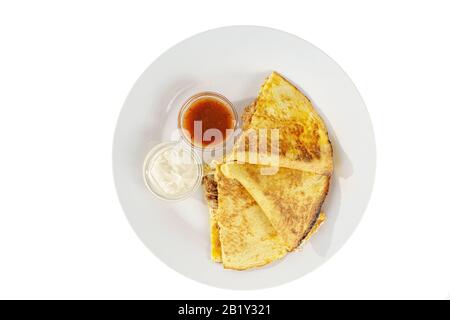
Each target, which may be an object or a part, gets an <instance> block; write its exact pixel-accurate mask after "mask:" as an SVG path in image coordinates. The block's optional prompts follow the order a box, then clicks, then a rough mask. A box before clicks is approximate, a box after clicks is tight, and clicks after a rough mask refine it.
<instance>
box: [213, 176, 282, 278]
mask: <svg viewBox="0 0 450 320" xmlns="http://www.w3.org/2000/svg"><path fill="white" fill-rule="evenodd" d="M216 179H217V189H218V208H217V221H218V225H219V234H220V244H221V254H222V263H223V266H224V268H227V269H235V270H246V269H250V268H255V267H260V266H263V265H266V264H268V263H270V262H273V261H275V260H278V259H280V258H282V257H284V256H285V255H286V253H287V251H288V250H287V246H286V244H285V242H284V241H283V240H282V238H281V237H280V236H279V235H278V234H277V232H276V231H275V229H274V228H273V227H272V225H271V223H270V222H269V220H268V219H267V217H266V215H265V214H264V212H263V211H262V210H261V208H260V207H259V206H258V204H257V203H256V201H255V200H254V199H253V198H252V197H251V196H250V194H249V193H248V192H247V191H246V190H245V188H244V187H243V186H242V185H241V184H240V183H239V182H238V181H237V180H235V179H229V178H226V177H225V176H224V175H223V174H222V172H221V171H220V170H217V172H216Z"/></svg>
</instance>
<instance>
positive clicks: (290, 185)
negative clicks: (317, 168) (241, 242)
mask: <svg viewBox="0 0 450 320" xmlns="http://www.w3.org/2000/svg"><path fill="white" fill-rule="evenodd" d="M270 169H275V171H272V172H270ZM265 170H269V171H265ZM221 172H222V173H223V174H224V176H226V177H227V178H229V179H235V180H232V181H239V183H240V184H241V185H242V186H243V187H244V188H245V190H246V191H247V192H248V194H250V196H251V199H254V201H255V202H256V203H257V204H258V205H259V207H260V208H261V210H262V211H263V212H264V214H265V216H266V217H267V219H268V221H270V223H271V225H272V226H273V228H274V230H275V231H276V233H277V234H278V235H279V236H280V237H281V238H282V239H283V241H284V242H285V243H286V245H287V248H288V250H289V251H292V250H294V249H295V248H297V247H298V246H299V244H300V243H301V242H302V240H304V239H305V238H306V237H307V236H308V234H309V233H310V231H311V230H312V228H313V227H314V225H315V223H316V221H317V219H318V217H319V214H320V210H321V206H322V203H323V201H324V199H325V196H326V194H327V192H328V186H329V181H330V178H329V177H328V176H324V175H317V174H314V173H308V172H304V171H300V170H294V169H288V168H270V167H265V166H261V165H254V164H248V163H246V164H238V163H225V164H223V165H222V166H221ZM219 185H220V184H219ZM220 200H221V198H220V188H219V208H220ZM231 201H233V200H231ZM219 224H220V222H219ZM221 239H222V237H221ZM222 249H223V242H222Z"/></svg>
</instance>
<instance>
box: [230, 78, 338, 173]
mask: <svg viewBox="0 0 450 320" xmlns="http://www.w3.org/2000/svg"><path fill="white" fill-rule="evenodd" d="M242 120H243V129H244V132H243V134H242V135H241V136H240V138H239V139H238V141H237V142H236V144H235V146H234V148H233V153H232V156H231V158H232V160H237V161H239V162H249V163H253V164H263V165H275V166H280V167H286V168H292V169H298V170H304V171H308V172H313V173H317V174H322V175H328V176H329V175H331V173H332V171H333V155H332V147H331V143H330V141H329V139H328V133H327V129H326V126H325V124H324V122H323V120H322V119H321V117H320V116H319V114H318V113H317V112H316V111H315V110H314V108H313V106H312V104H311V101H310V100H309V99H308V98H307V97H306V96H305V95H304V94H303V93H302V92H301V91H300V90H298V89H297V88H296V87H295V86H294V85H292V84H291V83H290V82H289V81H287V80H286V79H284V78H283V77H282V76H281V75H279V74H278V73H276V72H272V74H271V75H270V76H269V77H268V78H267V79H266V81H265V83H264V85H263V86H262V88H261V90H260V92H259V95H258V97H257V99H256V100H255V101H254V103H252V104H251V105H250V106H249V107H247V108H246V110H245V112H244V114H243V115H242ZM272 138H273V139H272Z"/></svg>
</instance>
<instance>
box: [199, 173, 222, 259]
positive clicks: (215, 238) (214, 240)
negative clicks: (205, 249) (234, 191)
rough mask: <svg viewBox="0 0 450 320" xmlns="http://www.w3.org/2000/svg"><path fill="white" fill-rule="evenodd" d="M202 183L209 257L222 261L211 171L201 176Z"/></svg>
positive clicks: (215, 198) (213, 181)
mask: <svg viewBox="0 0 450 320" xmlns="http://www.w3.org/2000/svg"><path fill="white" fill-rule="evenodd" d="M208 167H209V166H208ZM202 185H203V193H204V196H205V199H206V203H207V205H208V208H209V228H210V246H211V259H212V260H213V261H214V262H222V248H221V245H220V238H219V223H218V221H217V206H218V200H217V199H218V190H217V182H216V180H215V178H214V172H213V171H211V172H209V173H207V174H206V175H205V176H204V177H203V180H202Z"/></svg>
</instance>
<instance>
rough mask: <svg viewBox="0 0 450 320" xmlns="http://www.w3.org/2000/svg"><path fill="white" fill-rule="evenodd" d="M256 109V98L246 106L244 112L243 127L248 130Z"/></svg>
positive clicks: (242, 117)
mask: <svg viewBox="0 0 450 320" xmlns="http://www.w3.org/2000/svg"><path fill="white" fill-rule="evenodd" d="M255 110H256V100H254V101H253V102H252V103H251V104H249V105H248V106H246V107H245V109H244V112H243V113H242V116H241V120H242V129H243V130H247V129H248V128H249V127H250V122H251V121H252V116H253V114H254V113H255Z"/></svg>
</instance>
